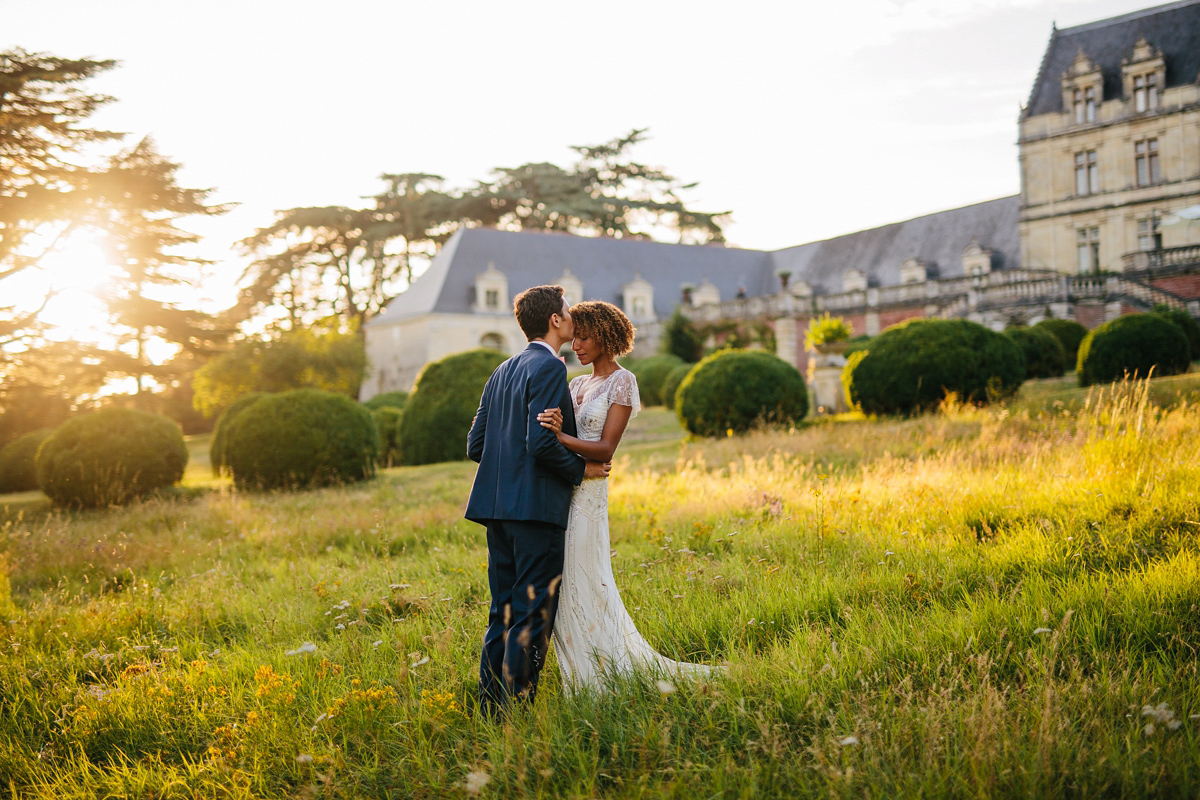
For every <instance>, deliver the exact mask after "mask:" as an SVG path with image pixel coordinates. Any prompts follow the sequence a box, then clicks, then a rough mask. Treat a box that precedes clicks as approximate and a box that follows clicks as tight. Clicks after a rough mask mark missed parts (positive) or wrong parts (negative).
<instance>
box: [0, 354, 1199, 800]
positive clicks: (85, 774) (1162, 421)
mask: <svg viewBox="0 0 1200 800" xmlns="http://www.w3.org/2000/svg"><path fill="white" fill-rule="evenodd" d="M1198 433H1200V376H1197V375H1195V374H1191V375H1185V376H1179V377H1177V378H1166V379H1159V380H1156V381H1153V382H1151V383H1150V384H1146V383H1142V384H1137V385H1133V386H1124V387H1118V388H1115V389H1105V390H1093V391H1091V392H1090V393H1089V392H1084V391H1082V390H1079V389H1077V388H1073V387H1072V386H1071V385H1070V383H1069V381H1066V380H1064V381H1061V382H1055V381H1044V382H1036V383H1030V384H1027V385H1026V387H1025V388H1024V389H1023V390H1022V394H1021V395H1020V396H1019V397H1017V398H1015V399H1013V400H1012V401H1010V402H1009V403H1007V404H1006V405H1003V406H998V407H994V408H991V409H987V410H983V411H979V410H975V409H969V408H954V407H950V408H947V409H945V410H944V412H943V413H940V414H936V415H929V416H925V417H921V418H918V419H913V420H864V419H856V418H854V417H852V416H847V417H845V418H842V419H839V420H828V421H822V422H817V423H813V424H807V425H804V426H801V427H799V428H797V429H795V430H790V431H772V432H759V433H754V434H751V435H749V436H745V437H734V438H728V439H721V440H714V441H685V440H684V438H683V434H682V431H681V430H680V429H679V428H678V425H677V423H675V421H674V420H673V418H672V417H671V416H670V415H669V414H667V413H666V412H664V411H661V410H653V409H652V410H649V411H647V412H645V413H643V414H642V415H640V416H639V417H638V418H637V419H636V420H635V421H634V425H633V428H632V429H631V431H630V434H629V436H628V439H627V441H626V442H625V443H624V444H623V445H622V450H621V452H620V454H619V455H618V458H617V461H616V464H615V469H614V476H613V478H612V479H611V480H612V486H611V497H612V509H611V519H612V530H613V548H614V556H613V558H614V563H615V566H616V569H617V572H618V575H617V578H618V581H619V582H620V583H621V589H622V593H623V595H624V598H625V601H626V604H627V605H628V607H629V608H630V610H631V612H632V613H633V616H634V618H635V619H636V620H637V622H638V624H639V627H640V628H641V630H642V632H643V633H644V634H645V635H646V636H647V637H648V638H649V639H650V640H651V642H653V643H654V644H655V645H656V646H657V647H658V648H659V649H660V650H661V651H662V652H664V653H665V654H667V655H669V656H671V657H673V658H679V659H687V660H696V661H702V662H706V663H721V664H728V665H729V673H728V676H727V677H724V678H721V679H718V680H715V681H713V682H711V683H706V684H700V685H690V684H686V683H677V684H670V683H665V684H662V685H661V686H660V684H659V683H657V682H656V678H657V677H658V676H654V675H641V676H635V677H632V678H629V679H627V680H624V681H621V682H615V683H614V684H613V685H612V686H611V687H610V688H609V689H607V690H605V691H603V692H595V693H585V694H581V695H569V694H566V693H564V692H563V691H562V689H561V687H560V685H559V683H558V673H557V667H556V666H555V664H554V661H553V656H551V661H550V664H549V666H548V671H547V673H546V674H545V676H544V681H543V692H542V694H541V696H540V697H539V699H538V703H537V705H536V706H535V707H534V708H533V709H532V710H527V711H523V712H521V713H517V714H514V715H512V716H510V717H509V718H508V719H507V720H506V721H504V722H503V723H490V722H487V721H484V720H481V719H478V718H477V717H475V716H473V715H472V713H471V712H472V709H473V691H474V685H475V675H476V669H477V666H476V665H477V661H478V642H479V639H480V636H481V634H482V631H483V626H484V622H485V615H486V604H487V588H486V575H485V561H486V551H485V548H484V542H483V537H482V535H481V529H480V528H479V527H478V526H475V525H473V524H471V523H468V522H466V521H464V520H463V519H462V510H463V506H464V503H465V499H466V495H467V492H468V489H469V486H470V481H471V477H472V474H473V465H472V464H469V463H454V464H440V465H433V466H428V467H411V468H399V469H392V470H387V471H386V472H384V473H383V474H382V475H381V476H380V477H378V478H377V479H375V480H373V481H370V482H368V483H365V484H362V485H359V486H353V487H347V488H343V489H329V490H322V491H314V492H306V493H297V494H258V495H256V494H238V493H234V492H232V491H231V490H230V488H229V487H228V485H227V484H226V483H225V482H223V481H221V480H214V479H213V478H211V476H210V475H209V474H208V470H207V464H206V463H205V459H206V441H205V440H204V439H203V438H198V439H194V440H192V441H191V443H190V445H191V447H192V455H193V461H192V465H191V466H190V467H189V470H188V473H187V476H186V479H185V483H186V485H187V487H186V488H185V490H184V491H181V492H180V493H178V494H177V495H176V496H172V497H164V498H159V499H155V500H150V501H147V502H144V503H141V504H138V505H135V506H131V507H128V508H124V509H114V510H109V511H101V512H88V513H62V512H57V511H53V510H51V509H50V508H49V507H48V506H47V504H46V502H45V500H44V498H42V496H41V495H40V494H38V493H28V494H25V495H9V496H5V497H0V559H2V561H0V572H2V573H7V581H4V580H3V579H0V620H7V624H4V625H0V792H6V793H7V794H10V795H12V796H19V797H47V798H48V797H125V796H132V797H197V796H203V797H235V798H242V797H247V798H248V797H305V798H321V797H336V798H343V797H385V796H398V797H455V796H470V795H479V796H484V797H516V796H533V797H596V796H605V797H613V798H624V797H659V796H665V797H687V798H695V799H696V800H699V799H700V798H709V797H789V798H790V797H797V796H807V795H813V796H817V795H820V796H832V797H871V798H892V797H995V798H1001V797H1014V796H1045V797H1080V798H1083V797H1196V796H1198V795H1200V746H1198V745H1200V674H1198V672H1197V669H1198V666H1197V665H1198V661H1197V647H1198V646H1200V610H1198V604H1200V548H1198V547H1197V534H1198V533H1200V493H1198V492H1197V486H1198V484H1200V436H1198V435H1197V434H1198ZM9 587H11V592H10V591H9ZM10 595H11V597H10Z"/></svg>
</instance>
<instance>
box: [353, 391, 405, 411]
mask: <svg viewBox="0 0 1200 800" xmlns="http://www.w3.org/2000/svg"><path fill="white" fill-rule="evenodd" d="M363 405H364V406H366V407H367V408H369V409H371V410H372V411H378V410H379V409H381V408H398V409H400V410H401V411H403V410H404V407H405V406H406V405H408V392H382V393H380V394H377V395H375V396H374V397H372V398H371V399H370V400H367V401H366V402H365V403H363Z"/></svg>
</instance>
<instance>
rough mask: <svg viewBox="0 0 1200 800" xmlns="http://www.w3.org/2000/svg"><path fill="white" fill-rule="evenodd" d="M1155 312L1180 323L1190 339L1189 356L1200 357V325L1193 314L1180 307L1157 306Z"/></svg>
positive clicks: (1185, 334)
mask: <svg viewBox="0 0 1200 800" xmlns="http://www.w3.org/2000/svg"><path fill="white" fill-rule="evenodd" d="M1153 313H1154V314H1155V315H1156V316H1159V317H1162V318H1163V319H1165V320H1167V321H1168V322H1173V323H1174V324H1176V325H1178V326H1179V329H1180V330H1181V331H1183V335H1184V336H1186V337H1187V340H1188V358H1189V359H1191V360H1192V361H1196V360H1197V359H1200V325H1198V324H1196V320H1195V319H1193V318H1192V315H1191V314H1189V313H1187V312H1186V311H1184V310H1183V309H1179V308H1156V309H1154V312H1153Z"/></svg>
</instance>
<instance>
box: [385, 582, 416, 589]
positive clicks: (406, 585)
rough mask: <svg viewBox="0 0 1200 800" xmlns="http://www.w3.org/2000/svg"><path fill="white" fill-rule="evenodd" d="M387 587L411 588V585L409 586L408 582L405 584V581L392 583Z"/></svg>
mask: <svg viewBox="0 0 1200 800" xmlns="http://www.w3.org/2000/svg"><path fill="white" fill-rule="evenodd" d="M389 588H391V589H408V588H411V586H410V584H407V583H393V584H391V585H390V586H389Z"/></svg>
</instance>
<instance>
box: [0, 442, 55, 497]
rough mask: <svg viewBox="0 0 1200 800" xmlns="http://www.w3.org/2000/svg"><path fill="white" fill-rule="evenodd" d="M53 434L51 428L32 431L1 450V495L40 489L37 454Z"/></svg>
mask: <svg viewBox="0 0 1200 800" xmlns="http://www.w3.org/2000/svg"><path fill="white" fill-rule="evenodd" d="M52 432H53V429H51V428H45V429H43V430H40V431H30V432H29V433H27V434H25V435H24V436H21V437H19V438H18V439H15V440H14V441H11V442H9V443H8V444H6V445H5V446H4V447H3V448H0V494H3V493H4V492H28V491H32V490H34V489H36V488H38V482H37V452H38V448H39V447H41V446H42V442H44V441H46V439H47V438H49V436H50V434H51V433H52Z"/></svg>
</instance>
